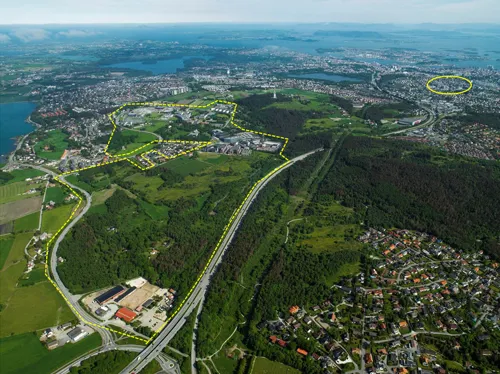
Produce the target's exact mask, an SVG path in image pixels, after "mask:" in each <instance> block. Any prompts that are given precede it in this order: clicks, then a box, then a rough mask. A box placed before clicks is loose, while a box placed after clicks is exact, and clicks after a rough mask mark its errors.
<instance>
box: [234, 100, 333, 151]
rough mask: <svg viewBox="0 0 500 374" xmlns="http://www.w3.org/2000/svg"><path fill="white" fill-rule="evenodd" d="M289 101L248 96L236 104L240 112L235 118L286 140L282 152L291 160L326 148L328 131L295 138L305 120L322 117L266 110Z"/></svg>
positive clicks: (291, 110)
mask: <svg viewBox="0 0 500 374" xmlns="http://www.w3.org/2000/svg"><path fill="white" fill-rule="evenodd" d="M291 100H292V99H290V98H288V97H286V96H283V95H277V99H273V97H272V95H271V94H266V95H251V96H248V97H246V98H243V99H240V100H238V101H237V103H238V105H239V106H240V109H241V111H240V113H239V115H238V116H239V118H241V119H244V120H246V121H248V122H249V123H252V124H253V125H255V126H257V127H258V128H259V129H261V130H264V131H266V132H269V133H271V134H276V135H280V136H285V137H287V138H289V139H290V143H289V145H288V148H287V150H286V152H287V154H289V155H292V156H295V155H298V154H300V153H304V152H307V151H310V150H312V149H316V148H320V147H323V146H325V145H326V146H329V145H330V141H331V138H332V132H330V131H324V132H322V133H318V134H305V135H302V136H299V135H298V134H299V132H301V130H302V129H303V127H304V124H305V122H306V121H307V120H308V119H314V118H321V117H324V116H325V114H324V113H321V112H316V111H312V110H311V111H305V110H293V109H283V108H275V107H269V105H271V104H275V103H279V102H289V101H291Z"/></svg>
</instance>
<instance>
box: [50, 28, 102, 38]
mask: <svg viewBox="0 0 500 374" xmlns="http://www.w3.org/2000/svg"><path fill="white" fill-rule="evenodd" d="M99 34H101V33H100V32H95V31H85V30H67V31H61V32H59V33H58V35H61V36H66V37H68V38H86V37H89V36H93V35H99Z"/></svg>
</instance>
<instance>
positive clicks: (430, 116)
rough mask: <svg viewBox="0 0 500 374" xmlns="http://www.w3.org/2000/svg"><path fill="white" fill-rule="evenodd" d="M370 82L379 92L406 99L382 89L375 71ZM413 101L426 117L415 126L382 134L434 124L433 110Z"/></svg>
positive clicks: (392, 133)
mask: <svg viewBox="0 0 500 374" xmlns="http://www.w3.org/2000/svg"><path fill="white" fill-rule="evenodd" d="M371 83H372V85H373V86H374V87H375V88H376V89H377V90H379V91H380V92H384V93H386V94H387V95H390V96H393V97H395V98H396V99H399V100H407V99H405V98H404V97H401V96H398V95H396V94H394V93H391V92H389V91H387V90H384V89H382V88H380V86H379V85H378V83H377V79H376V76H375V73H372V82H371ZM414 103H415V104H416V105H417V106H418V107H420V108H421V109H423V110H425V111H426V112H427V119H426V120H425V121H424V122H422V123H421V124H419V125H417V126H409V127H405V128H403V129H401V130H397V131H393V132H389V133H386V134H383V135H382V136H389V135H394V134H399V133H403V132H407V131H410V130H416V129H419V128H423V127H427V126H430V127H432V126H434V123H435V122H436V120H437V118H436V115H435V114H434V112H433V110H432V109H431V108H427V107H426V106H423V105H422V104H420V103H419V102H414Z"/></svg>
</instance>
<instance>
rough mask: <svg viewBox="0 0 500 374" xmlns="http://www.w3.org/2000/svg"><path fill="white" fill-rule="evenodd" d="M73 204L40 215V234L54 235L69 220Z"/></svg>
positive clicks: (45, 211)
mask: <svg viewBox="0 0 500 374" xmlns="http://www.w3.org/2000/svg"><path fill="white" fill-rule="evenodd" d="M74 207H75V204H68V205H62V206H60V207H57V208H54V209H52V210H44V211H43V214H42V230H41V231H42V232H47V233H55V232H57V230H59V228H61V227H62V225H63V224H64V223H65V222H66V221H67V219H68V218H69V216H70V214H71V212H72V210H73V208H74Z"/></svg>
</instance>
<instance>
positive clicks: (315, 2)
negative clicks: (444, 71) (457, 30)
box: [0, 0, 500, 24]
mask: <svg viewBox="0 0 500 374" xmlns="http://www.w3.org/2000/svg"><path fill="white" fill-rule="evenodd" d="M0 9H1V10H2V11H1V12H0V24H46V23H64V24H74V23H149V22H155V23H179V22H234V23H238V22H361V23H425V22H433V23H469V22H471V23H499V24H500V0H211V1H207V0H175V1H174V0H18V1H13V0H0Z"/></svg>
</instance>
